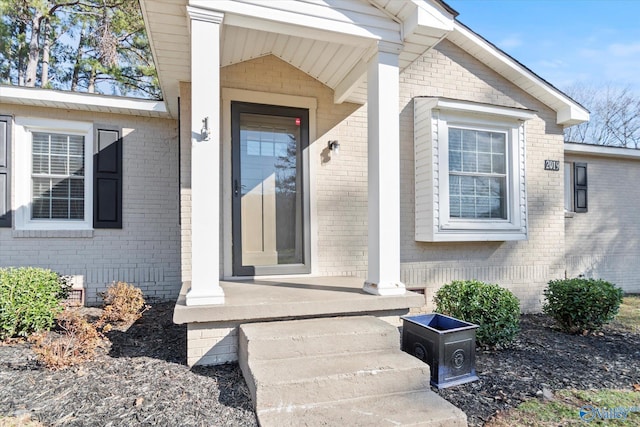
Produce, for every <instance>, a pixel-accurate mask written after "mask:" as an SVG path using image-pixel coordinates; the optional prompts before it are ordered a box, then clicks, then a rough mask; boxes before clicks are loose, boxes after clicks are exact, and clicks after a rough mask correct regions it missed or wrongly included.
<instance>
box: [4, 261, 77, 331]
mask: <svg viewBox="0 0 640 427" xmlns="http://www.w3.org/2000/svg"><path fill="white" fill-rule="evenodd" d="M69 290H70V285H69V284H68V282H67V281H66V280H65V279H63V278H61V277H60V276H59V275H58V274H57V273H54V272H53V271H51V270H45V269H42V268H33V267H21V268H0V339H5V338H10V337H14V336H23V337H26V336H28V335H30V334H32V333H34V332H39V331H44V330H49V329H51V328H52V327H53V325H54V319H55V316H56V315H57V314H58V313H60V312H61V311H62V309H63V307H62V304H61V302H62V301H63V300H64V299H65V298H67V296H68V295H69Z"/></svg>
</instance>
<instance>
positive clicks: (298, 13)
mask: <svg viewBox="0 0 640 427" xmlns="http://www.w3.org/2000/svg"><path fill="white" fill-rule="evenodd" d="M140 3H141V7H142V11H143V15H144V18H145V23H146V26H147V31H148V33H149V39H150V41H151V48H152V50H153V54H154V59H155V61H156V68H157V70H158V77H159V79H160V85H161V87H162V90H163V94H164V98H165V102H166V103H167V109H168V110H169V112H170V113H171V114H172V115H173V116H177V111H178V109H177V98H178V96H179V82H181V81H190V80H191V69H190V63H191V56H190V55H191V52H190V42H189V20H188V17H187V5H190V6H194V7H201V8H205V9H214V10H216V11H219V12H222V13H224V21H223V24H224V25H223V29H222V37H221V40H222V42H221V58H220V60H221V61H220V63H221V65H222V66H227V65H232V64H236V63H239V62H243V61H247V60H250V59H253V58H258V57H261V56H265V55H275V56H277V57H279V58H280V59H282V60H284V61H286V62H288V63H289V64H291V65H292V66H294V67H296V68H298V69H300V70H301V71H303V72H305V73H307V74H308V75H310V76H312V77H313V78H315V79H317V80H318V81H320V82H322V83H323V84H325V85H327V86H328V87H330V88H331V89H333V90H334V91H335V101H336V102H337V103H340V102H343V101H350V102H356V103H364V102H366V63H367V61H368V60H369V59H370V57H371V56H372V55H373V54H374V53H375V50H376V48H377V45H378V43H388V44H390V45H392V46H397V49H398V52H399V54H400V57H399V61H400V68H401V69H403V68H405V67H407V66H408V65H409V64H411V63H412V62H413V61H414V60H415V59H416V58H418V57H419V56H420V55H421V54H423V53H424V52H425V51H426V50H428V49H430V48H431V47H432V46H434V45H435V44H436V43H438V42H439V41H440V39H441V38H442V37H443V36H445V35H446V33H447V32H448V31H450V30H452V29H453V15H451V14H450V12H449V11H448V10H446V9H444V8H442V7H436V6H433V5H431V4H430V3H427V2H423V1H420V0H415V1H406V0H402V1H400V0H371V1H370V2H366V1H362V2H345V1H340V0H319V1H314V2H296V1H285V0H282V1H277V2H268V3H267V2H261V1H257V0H245V1H227V0H218V1H216V2H211V1H207V0H190V1H189V0H140ZM301 22H304V25H301V24H300V23H301Z"/></svg>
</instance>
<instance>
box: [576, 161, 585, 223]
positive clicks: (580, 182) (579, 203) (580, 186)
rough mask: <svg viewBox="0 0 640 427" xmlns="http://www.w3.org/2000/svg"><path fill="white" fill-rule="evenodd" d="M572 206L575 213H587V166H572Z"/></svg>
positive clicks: (583, 164)
mask: <svg viewBox="0 0 640 427" xmlns="http://www.w3.org/2000/svg"><path fill="white" fill-rule="evenodd" d="M573 195H574V196H573V197H574V199H573V206H574V210H575V211H576V212H587V164H586V163H574V164H573Z"/></svg>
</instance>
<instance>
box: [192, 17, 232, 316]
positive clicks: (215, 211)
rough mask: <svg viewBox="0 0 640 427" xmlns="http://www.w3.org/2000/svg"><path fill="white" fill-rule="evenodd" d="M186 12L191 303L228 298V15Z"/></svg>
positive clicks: (216, 301)
mask: <svg viewBox="0 0 640 427" xmlns="http://www.w3.org/2000/svg"><path fill="white" fill-rule="evenodd" d="M187 12H188V14H189V20H190V24H191V289H190V290H189V292H188V293H187V295H186V304H187V305H188V306H193V305H209V304H223V303H224V291H223V290H222V287H221V286H220V266H219V265H220V249H219V248H220V233H219V227H220V123H221V121H220V31H221V27H222V20H223V17H224V16H223V15H222V14H221V13H216V12H212V11H209V10H206V9H199V8H193V7H187ZM207 131H208V133H207Z"/></svg>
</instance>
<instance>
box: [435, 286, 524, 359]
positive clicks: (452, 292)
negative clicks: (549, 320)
mask: <svg viewBox="0 0 640 427" xmlns="http://www.w3.org/2000/svg"><path fill="white" fill-rule="evenodd" d="M434 302H435V303H436V311H437V312H438V313H442V314H445V315H448V316H451V317H455V318H457V319H461V320H464V321H466V322H470V323H475V324H477V325H479V326H480V328H478V330H477V331H476V340H477V342H478V344H479V345H488V346H498V345H506V344H508V343H509V342H511V341H512V340H513V339H514V338H515V336H516V334H517V333H518V331H519V330H520V302H519V301H518V298H516V297H515V295H513V293H511V291H509V290H508V289H504V288H501V287H500V286H498V285H494V284H488V283H484V282H479V281H476V280H466V281H453V282H451V283H449V284H446V285H444V286H443V287H442V288H440V289H439V290H438V292H436V295H435V297H434Z"/></svg>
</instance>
